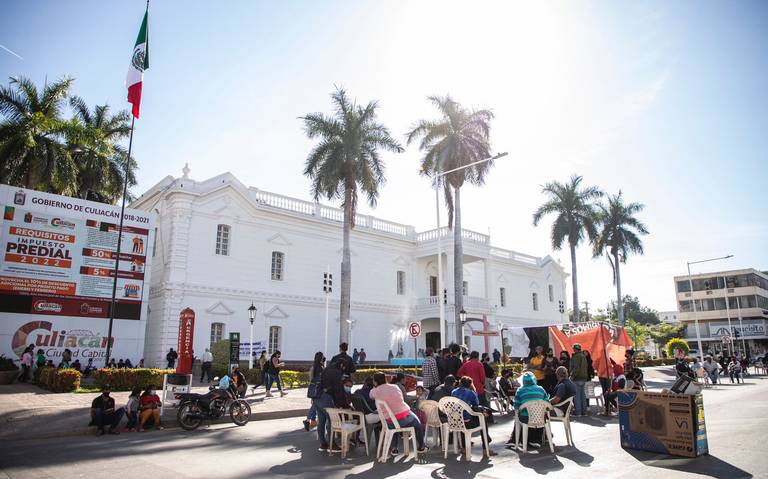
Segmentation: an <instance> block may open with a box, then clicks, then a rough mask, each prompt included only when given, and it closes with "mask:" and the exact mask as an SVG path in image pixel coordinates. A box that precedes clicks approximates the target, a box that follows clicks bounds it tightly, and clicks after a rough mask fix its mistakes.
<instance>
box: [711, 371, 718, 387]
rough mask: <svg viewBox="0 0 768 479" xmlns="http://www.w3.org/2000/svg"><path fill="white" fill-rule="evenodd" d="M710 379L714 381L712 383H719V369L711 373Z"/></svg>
mask: <svg viewBox="0 0 768 479" xmlns="http://www.w3.org/2000/svg"><path fill="white" fill-rule="evenodd" d="M709 380H710V381H711V382H712V384H717V371H712V372H711V373H709Z"/></svg>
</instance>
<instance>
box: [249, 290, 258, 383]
mask: <svg viewBox="0 0 768 479" xmlns="http://www.w3.org/2000/svg"><path fill="white" fill-rule="evenodd" d="M248 319H249V320H250V322H251V351H250V352H249V353H248V369H253V320H254V319H256V306H254V305H253V301H251V307H250V308H248Z"/></svg>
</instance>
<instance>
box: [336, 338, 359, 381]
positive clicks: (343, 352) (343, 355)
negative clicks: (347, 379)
mask: <svg viewBox="0 0 768 479" xmlns="http://www.w3.org/2000/svg"><path fill="white" fill-rule="evenodd" d="M347 349H349V345H348V344H347V343H341V344H339V354H337V355H336V356H334V357H332V358H331V362H332V363H335V362H338V361H339V360H343V361H346V362H347V366H346V367H345V368H344V371H345V372H346V373H347V374H354V372H355V371H356V369H355V362H354V361H352V358H351V357H349V354H347Z"/></svg>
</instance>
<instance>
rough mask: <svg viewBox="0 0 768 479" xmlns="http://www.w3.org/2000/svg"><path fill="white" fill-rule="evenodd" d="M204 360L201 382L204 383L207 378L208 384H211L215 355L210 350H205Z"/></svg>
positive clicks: (201, 369)
mask: <svg viewBox="0 0 768 479" xmlns="http://www.w3.org/2000/svg"><path fill="white" fill-rule="evenodd" d="M202 360H203V366H202V367H201V368H200V382H203V378H204V377H207V378H208V382H211V379H213V375H212V374H211V366H213V353H211V350H210V348H205V352H204V353H203V357H202Z"/></svg>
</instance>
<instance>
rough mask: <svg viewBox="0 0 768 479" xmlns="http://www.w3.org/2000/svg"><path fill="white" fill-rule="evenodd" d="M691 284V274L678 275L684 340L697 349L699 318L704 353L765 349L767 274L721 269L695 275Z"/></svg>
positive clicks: (753, 351)
mask: <svg viewBox="0 0 768 479" xmlns="http://www.w3.org/2000/svg"><path fill="white" fill-rule="evenodd" d="M690 283H692V284H693V291H691V284H690ZM690 283H689V280H688V276H676V277H675V293H676V296H677V308H678V309H677V311H678V318H679V319H680V321H681V322H682V323H683V324H685V325H686V333H685V334H686V335H685V339H686V340H687V341H688V343H689V344H690V345H691V347H692V348H697V339H696V338H697V336H696V320H697V319H698V323H699V336H700V337H701V341H702V345H703V348H704V352H705V353H706V352H707V351H711V352H713V353H720V352H722V351H724V350H725V351H726V352H729V351H731V350H733V351H746V352H747V353H749V354H750V355H752V356H755V355H757V354H762V353H764V352H765V351H766V349H767V348H768V334H766V318H768V274H766V273H765V272H761V271H758V270H756V269H742V270H732V271H719V272H714V273H704V274H696V275H692V276H691V282H690ZM692 301H695V302H696V304H695V309H696V311H695V312H694V304H693V302H692ZM724 338H725V340H724ZM729 338H730V340H729Z"/></svg>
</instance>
